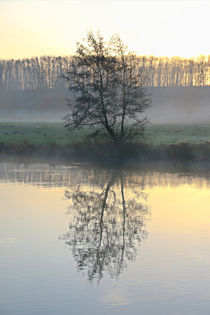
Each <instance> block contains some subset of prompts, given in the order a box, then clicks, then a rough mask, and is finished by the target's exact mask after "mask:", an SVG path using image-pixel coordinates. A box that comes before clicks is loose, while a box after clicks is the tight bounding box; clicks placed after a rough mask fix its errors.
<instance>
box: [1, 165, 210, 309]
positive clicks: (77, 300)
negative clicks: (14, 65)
mask: <svg viewBox="0 0 210 315" xmlns="http://www.w3.org/2000/svg"><path fill="white" fill-rule="evenodd" d="M0 199H1V208H0V314H1V315H38V314H41V315H66V314H72V315H74V314H75V315H76V314H86V315H89V314H91V315H94V314H97V315H98V314H129V315H130V314H132V315H133V314H134V315H135V314H149V315H150V314H155V315H157V314H160V315H165V314H167V315H168V314H170V315H171V314H172V315H173V314H174V315H182V314H185V315H186V314H190V315H192V314H196V315H198V314H210V176H209V175H208V173H207V172H206V173H203V174H193V173H191V172H189V171H186V170H182V171H181V172H180V171H176V170H175V169H171V170H170V171H159V172H158V171H155V170H150V169H148V170H139V169H133V170H128V169H127V170H119V169H118V170H106V169H94V168H90V167H87V166H79V165H71V166H62V165H57V166H55V165H54V166H49V165H48V164H31V165H30V164H15V163H0Z"/></svg>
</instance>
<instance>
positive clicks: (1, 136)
mask: <svg viewBox="0 0 210 315" xmlns="http://www.w3.org/2000/svg"><path fill="white" fill-rule="evenodd" d="M85 134H87V130H80V131H74V132H71V133H69V132H67V131H66V130H65V129H64V127H63V125H62V123H14V122H11V123H0V143H23V142H25V141H27V142H29V143H31V144H35V145H48V144H69V143H79V142H82V141H83V140H84V135H85ZM142 140H143V142H146V143H151V144H177V143H180V142H185V143H202V142H209V141H210V125H204V124H203V125H149V126H148V127H147V128H146V132H145V136H144V138H142V139H139V141H142Z"/></svg>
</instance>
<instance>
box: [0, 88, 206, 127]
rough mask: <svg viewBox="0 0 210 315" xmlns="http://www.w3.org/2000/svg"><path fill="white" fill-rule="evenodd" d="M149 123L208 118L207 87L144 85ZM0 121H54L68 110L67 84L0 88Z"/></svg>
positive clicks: (194, 120) (198, 121)
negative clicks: (28, 88) (149, 105)
mask: <svg viewBox="0 0 210 315" xmlns="http://www.w3.org/2000/svg"><path fill="white" fill-rule="evenodd" d="M147 92H148V93H149V94H151V99H152V106H151V108H150V109H149V110H148V112H147V115H148V117H149V119H150V122H151V123H174V124H178V123H181V124H183V123H187V124H190V123H208V122H210V101H209V100H210V87H165V88H164V87H153V88H148V89H147ZM0 96H1V97H0V121H25V122H27V121H28V122H30V121H56V122H59V121H61V120H62V117H63V116H64V115H65V113H67V112H68V106H67V101H66V98H70V97H71V94H70V91H69V90H68V89H67V88H59V89H56V88H53V89H46V88H43V89H35V90H13V89H11V90H7V91H6V90H4V89H1V90H0Z"/></svg>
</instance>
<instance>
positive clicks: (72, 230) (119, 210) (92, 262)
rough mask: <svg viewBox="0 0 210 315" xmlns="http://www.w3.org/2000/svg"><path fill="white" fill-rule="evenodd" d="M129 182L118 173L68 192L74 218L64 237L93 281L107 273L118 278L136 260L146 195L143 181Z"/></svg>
mask: <svg viewBox="0 0 210 315" xmlns="http://www.w3.org/2000/svg"><path fill="white" fill-rule="evenodd" d="M130 184H131V183H129V185H128V183H125V181H124V178H123V175H122V173H120V174H119V173H118V174H114V175H112V176H111V178H109V180H108V181H106V183H103V184H102V185H101V186H91V187H90V186H85V185H84V186H78V187H77V188H75V189H72V190H67V191H66V192H65V197H66V199H68V200H69V201H70V205H69V214H70V215H71V221H70V224H69V231H68V233H66V234H65V235H63V236H62V239H64V240H65V242H66V244H67V245H68V246H69V247H70V248H71V250H72V253H73V256H74V258H75V260H76V262H77V267H78V269H79V270H86V271H87V277H88V279H89V280H90V281H92V280H93V279H94V278H96V279H98V280H100V279H101V278H102V277H103V276H104V274H105V273H108V274H109V275H110V276H111V277H118V276H119V274H120V273H121V272H122V271H123V270H124V269H125V268H126V266H127V262H128V261H132V260H134V259H135V257H136V254H137V245H138V244H139V242H141V240H142V238H143V237H144V236H145V231H144V217H145V214H146V213H147V212H148V207H147V205H146V194H145V193H144V192H143V184H141V185H140V186H139V185H136V184H134V185H131V186H130Z"/></svg>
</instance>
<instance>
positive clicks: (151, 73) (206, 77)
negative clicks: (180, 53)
mask: <svg viewBox="0 0 210 315" xmlns="http://www.w3.org/2000/svg"><path fill="white" fill-rule="evenodd" d="M71 60H72V57H71V56H69V57H50V56H46V57H40V58H31V59H22V60H13V59H11V60H0V88H6V89H13V90H34V89H40V88H50V89H51V88H64V87H66V86H67V83H66V80H64V79H62V75H63V74H66V72H68V71H69V70H70V68H71ZM133 71H136V72H137V77H138V82H137V84H138V85H139V86H146V87H172V86H176V87H178V86H181V87H206V86H210V55H209V56H199V57H198V58H196V59H195V58H194V59H184V58H180V57H172V58H168V57H154V56H135V58H134V59H133Z"/></svg>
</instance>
